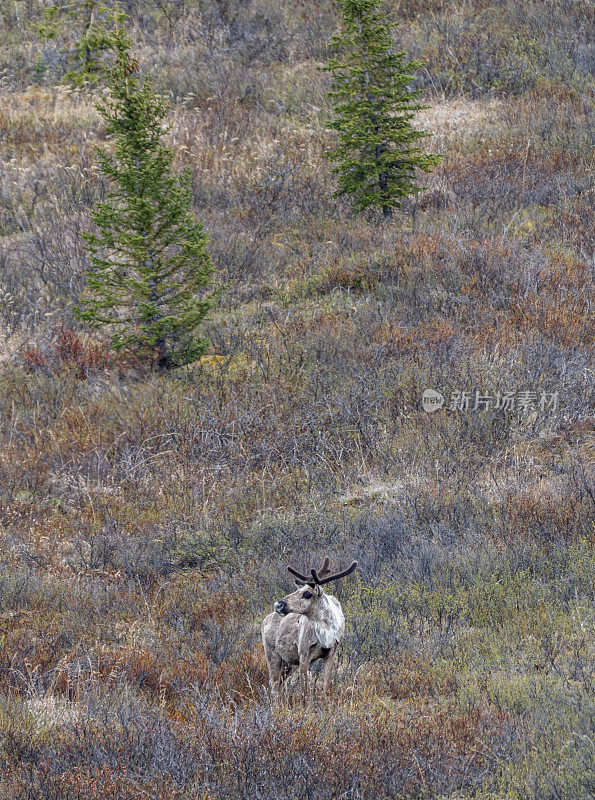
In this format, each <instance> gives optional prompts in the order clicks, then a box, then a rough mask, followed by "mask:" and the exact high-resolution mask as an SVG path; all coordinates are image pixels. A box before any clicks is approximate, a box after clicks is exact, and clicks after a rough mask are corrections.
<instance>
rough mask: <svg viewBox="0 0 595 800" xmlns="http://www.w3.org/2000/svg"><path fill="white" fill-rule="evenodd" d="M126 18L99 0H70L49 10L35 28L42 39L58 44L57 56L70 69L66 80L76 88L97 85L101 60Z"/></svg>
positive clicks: (112, 44)
mask: <svg viewBox="0 0 595 800" xmlns="http://www.w3.org/2000/svg"><path fill="white" fill-rule="evenodd" d="M125 16H126V15H125V14H123V13H122V12H120V11H118V7H117V3H116V2H114V0H111V2H109V4H106V3H103V2H100V0H71V2H67V3H64V4H62V5H54V6H49V7H48V8H46V9H44V11H43V22H42V24H41V25H38V26H37V30H38V33H39V35H40V36H41V38H42V39H45V40H47V41H60V42H61V44H62V46H61V47H60V54H61V56H62V58H63V59H64V60H65V61H66V63H67V64H68V67H69V69H68V70H67V72H66V74H65V76H64V77H65V79H66V80H67V81H68V82H69V83H72V84H74V85H75V86H82V85H83V84H85V83H88V84H91V85H93V84H96V83H98V82H99V80H100V79H101V78H102V76H103V74H104V58H105V56H106V54H107V53H108V52H109V51H110V50H111V49H112V48H113V47H114V45H115V41H116V35H117V34H116V28H117V25H118V23H119V22H121V21H123V20H124V18H125Z"/></svg>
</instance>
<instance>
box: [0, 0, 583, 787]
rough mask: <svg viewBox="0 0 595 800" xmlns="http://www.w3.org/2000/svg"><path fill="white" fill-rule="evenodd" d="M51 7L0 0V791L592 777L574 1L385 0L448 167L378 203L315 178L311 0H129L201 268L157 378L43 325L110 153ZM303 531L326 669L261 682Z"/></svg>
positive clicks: (65, 302)
mask: <svg viewBox="0 0 595 800" xmlns="http://www.w3.org/2000/svg"><path fill="white" fill-rule="evenodd" d="M105 5H106V6H109V3H107V2H106V4H105ZM45 7H46V4H45V3H44V2H38V0H0V40H1V41H2V47H1V50H0V61H1V63H0V75H1V78H0V134H1V135H0V153H1V157H2V171H1V173H0V193H1V197H2V203H1V204H0V292H1V296H2V302H1V304H0V314H1V338H2V352H1V359H2V361H1V366H0V389H1V391H0V412H1V413H0V471H1V478H0V537H1V541H2V547H1V550H0V798H2V800H4V799H5V798H6V800H8V798H10V800H56V799H57V798H60V800H75V799H76V800H78V798H85V799H89V800H115V798H119V799H121V800H141V798H147V797H150V798H161V799H162V800H182V799H183V800H187V799H189V800H194V799H196V800H207V798H209V799H210V800H212V799H213V798H221V800H223V798H225V800H229V799H230V798H231V799H232V800H244V798H246V800H247V799H248V798H250V799H251V800H252V798H263V800H273V799H274V800H302V798H304V799H305V798H317V800H338V798H347V799H351V800H355V798H358V800H361V799H362V798H363V799H365V800H376V799H377V798H383V799H384V798H387V799H388V798H390V799H391V800H402V798H420V799H421V798H423V799H424V800H428V799H429V798H431V799H432V800H472V799H474V800H475V799H476V800H521V798H522V800H525V798H527V799H528V800H586V799H587V798H590V797H592V795H593V792H594V791H595V768H594V763H593V761H594V756H593V754H594V752H595V743H594V738H593V714H594V705H593V697H594V692H593V689H594V686H593V681H594V678H593V658H594V653H593V646H594V640H595V635H594V634H595V615H594V612H593V608H594V606H593V601H594V600H595V597H594V587H593V574H594V568H595V558H594V554H593V540H594V527H593V523H594V513H593V507H594V493H595V488H594V485H593V465H594V463H595V445H594V438H593V422H592V420H593V376H592V357H593V341H594V335H593V334H594V331H593V313H592V311H593V305H592V285H593V261H592V255H593V249H594V244H595V241H594V231H595V221H594V219H593V209H594V208H595V203H594V199H595V198H594V193H593V186H592V182H591V177H590V169H591V168H592V162H591V159H592V152H593V150H592V133H593V127H592V120H591V117H592V108H593V89H592V82H591V76H590V73H589V68H590V63H591V62H590V55H591V53H590V50H589V48H590V33H591V29H592V23H593V16H592V8H591V6H590V4H588V3H586V2H583V0H549V1H548V2H536V0H523V1H522V2H521V0H505V1H504V0H503V1H502V2H496V3H494V2H491V3H487V2H484V1H483V0H473V2H472V1H471V0H411V2H408V3H396V2H393V0H391V1H390V2H389V3H388V7H389V9H390V10H391V12H392V15H393V18H394V19H395V20H396V21H398V22H399V23H400V24H399V26H398V27H397V28H396V30H395V34H394V35H395V37H396V40H395V46H396V47H397V49H398V50H404V51H405V52H406V53H407V57H408V58H411V59H414V60H416V61H420V60H423V62H424V66H423V67H421V68H420V69H419V70H418V71H417V72H416V75H415V82H414V87H413V88H416V89H419V90H420V95H419V99H420V103H421V104H423V105H428V106H430V108H428V109H426V110H424V111H420V112H419V114H418V115H417V116H416V118H415V120H414V122H415V124H416V125H419V127H420V129H423V130H427V131H429V132H430V133H432V136H431V137H429V138H426V139H423V140H420V141H421V145H420V146H422V147H423V148H424V152H427V153H429V154H432V153H443V154H445V157H444V159H443V161H442V162H441V163H440V165H438V166H437V167H436V169H435V170H434V171H433V172H432V173H431V175H429V176H428V177H427V178H426V179H425V183H427V186H428V188H427V190H425V191H424V193H423V194H421V195H420V196H419V197H418V198H417V199H411V198H410V199H406V200H405V201H404V204H403V207H402V209H401V210H400V211H395V212H394V216H393V220H392V222H390V223H388V224H385V223H384V222H382V221H381V222H382V224H379V214H378V212H377V211H373V210H370V211H368V212H364V213H361V214H358V215H354V214H353V211H352V209H351V207H350V206H349V204H348V202H347V201H346V200H343V199H341V198H333V197H332V195H333V192H334V191H335V190H336V179H335V177H334V176H333V175H332V173H331V171H330V165H329V163H328V160H327V159H326V158H325V153H326V152H327V151H328V148H329V146H332V142H333V138H332V137H333V135H334V134H333V133H332V132H329V131H328V125H329V122H330V113H331V109H330V107H329V101H328V99H327V92H328V90H329V88H330V82H331V76H330V75H329V74H328V73H326V72H324V71H323V70H320V69H319V67H321V66H324V65H325V64H327V63H328V42H329V40H330V38H331V36H332V34H333V33H335V32H336V30H337V28H338V24H339V16H338V14H337V7H336V5H335V3H333V2H330V0H318V2H316V3H314V2H305V1H304V2H296V0H291V1H290V0H275V2H272V1H271V0H244V1H243V2H240V0H208V2H207V1H206V0H205V1H204V2H202V0H126V1H125V2H123V3H122V4H121V8H122V10H123V11H125V12H126V13H127V14H128V18H129V19H128V23H127V25H128V29H129V31H130V34H131V36H132V38H133V40H134V42H135V45H136V52H137V53H138V56H139V62H140V68H141V71H142V72H145V73H148V74H150V76H151V80H152V81H153V85H154V86H155V87H156V88H157V89H158V90H159V91H160V92H161V93H162V95H163V96H164V97H167V98H169V101H170V104H171V108H170V112H169V114H168V117H167V122H168V123H169V124H170V128H169V132H168V134H167V142H168V146H170V147H171V148H172V150H173V152H174V153H175V158H174V162H173V165H172V168H173V170H174V171H175V172H176V173H178V174H181V173H182V171H183V170H184V169H185V168H188V169H189V171H190V178H189V187H190V199H191V202H192V207H193V211H194V213H195V214H196V217H197V218H198V219H202V220H204V228H205V231H207V232H208V234H209V242H210V244H209V248H210V253H211V258H212V262H213V269H214V273H215V274H216V275H217V278H218V279H220V280H221V282H223V283H224V284H225V285H226V291H225V292H224V293H223V294H222V295H221V299H220V301H219V304H218V307H217V308H216V309H214V310H213V311H212V312H211V314H210V317H209V320H208V321H207V322H206V323H205V325H204V336H205V337H208V338H209V339H210V342H211V345H210V349H209V350H208V351H207V352H206V354H205V355H203V356H202V357H201V358H200V359H199V360H198V361H197V362H196V363H194V364H192V365H190V366H187V367H183V368H181V369H178V370H175V371H172V372H168V373H165V374H161V373H153V372H148V371H146V370H145V369H144V368H143V365H142V363H137V361H136V359H135V358H134V357H133V356H132V355H127V354H126V353H125V351H121V352H120V353H114V352H112V351H111V350H110V349H108V348H107V347H106V345H105V343H104V341H103V339H102V338H100V337H99V336H97V335H96V334H93V333H92V332H89V331H86V330H85V329H84V328H83V327H82V326H81V324H80V323H79V322H78V321H77V320H76V319H75V318H74V316H73V314H72V307H73V305H74V304H75V303H76V302H77V301H78V300H79V298H80V296H81V292H82V289H83V286H84V285H85V278H84V276H85V274H86V273H87V272H88V269H89V263H88V254H87V251H86V250H85V248H84V243H83V241H82V240H81V237H80V235H79V234H80V233H81V232H84V231H88V230H89V229H90V224H91V213H92V209H93V208H94V206H95V204H96V203H97V202H98V201H103V200H104V199H105V196H106V193H107V192H108V191H109V188H108V185H107V182H106V180H105V177H104V176H102V175H101V174H100V173H99V172H98V171H97V170H96V168H95V163H96V151H97V146H101V147H104V148H109V147H111V146H112V144H111V143H110V142H109V141H107V140H106V132H105V128H104V125H103V121H102V119H101V117H100V115H99V114H98V112H97V111H96V109H95V105H94V99H97V97H98V96H99V97H101V96H103V95H102V92H103V88H102V87H101V85H100V86H99V87H98V88H95V89H93V87H91V86H86V85H82V86H81V87H78V88H77V87H74V88H73V87H72V86H71V85H70V84H69V82H68V80H67V78H66V74H67V72H68V71H69V70H70V69H71V65H70V63H69V62H68V60H67V59H65V58H64V55H63V54H64V52H65V51H66V50H67V49H68V48H70V47H72V46H73V45H74V43H75V42H76V41H78V39H79V37H80V32H79V31H77V30H75V29H74V26H73V27H72V28H69V27H68V26H61V27H60V28H59V29H57V32H56V36H55V37H54V38H52V39H49V40H47V39H46V40H42V39H40V37H39V35H38V26H39V25H40V24H42V23H43V11H44V9H45ZM94 93H95V94H94ZM426 388H433V389H437V390H440V391H441V392H442V393H443V394H444V395H445V396H446V397H447V399H448V398H449V397H450V395H451V394H452V393H453V392H454V391H456V390H466V391H469V392H472V393H474V392H475V391H480V392H481V393H482V394H494V395H495V394H496V392H504V391H506V390H516V391H519V392H520V391H527V390H528V391H538V392H540V391H546V392H548V393H552V392H559V405H558V407H557V408H553V407H549V408H547V409H544V410H543V411H540V410H539V408H533V409H529V410H528V411H527V412H526V413H517V411H516V410H515V411H513V412H510V411H504V410H503V409H500V410H495V409H494V408H490V409H487V410H486V409H485V408H484V405H483V404H480V407H479V408H478V410H476V411H473V410H472V409H469V410H467V411H448V410H446V409H443V410H441V411H436V412H434V413H432V414H427V413H425V412H424V411H423V410H422V409H421V406H420V398H421V394H422V392H423V390H424V389H426ZM473 396H474V395H473ZM471 406H473V402H472V403H471ZM325 553H329V554H330V555H332V558H333V563H337V564H347V563H349V562H350V561H351V560H352V559H357V560H358V562H359V567H358V570H357V572H356V573H354V575H353V576H351V577H350V578H349V579H348V580H345V581H343V582H339V583H338V584H337V585H336V588H333V594H335V593H336V596H337V598H338V599H339V600H340V602H341V605H342V608H343V611H344V614H345V618H346V630H345V636H344V638H343V641H342V644H341V648H340V650H339V652H338V654H337V669H336V675H335V678H334V681H333V687H332V691H331V693H330V696H329V699H328V702H326V703H324V704H322V703H314V704H312V705H311V706H307V707H306V708H303V707H302V705H301V702H300V697H299V690H297V688H294V691H288V692H287V693H283V696H282V697H281V699H280V701H279V703H277V704H276V705H275V704H272V703H271V699H270V695H269V691H268V686H267V680H268V676H267V669H266V662H265V658H264V653H263V650H262V645H261V642H260V631H259V627H260V623H261V621H262V619H263V618H264V617H265V616H266V615H267V614H268V613H269V612H270V611H272V610H273V607H272V604H273V602H274V601H275V600H278V599H279V598H281V597H283V596H284V595H286V594H287V592H288V591H289V589H290V588H291V587H290V585H289V583H288V580H287V573H286V572H285V564H286V563H289V564H292V565H293V567H294V568H296V569H297V570H298V571H300V572H301V573H302V574H305V571H306V570H307V569H308V568H309V566H310V564H311V563H318V562H319V559H321V557H322V556H323V555H324V554H325ZM313 677H314V680H316V673H315V672H314V675H313ZM319 683H320V681H319ZM317 688H318V689H320V686H318V687H317Z"/></svg>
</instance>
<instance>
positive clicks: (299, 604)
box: [262, 558, 357, 701]
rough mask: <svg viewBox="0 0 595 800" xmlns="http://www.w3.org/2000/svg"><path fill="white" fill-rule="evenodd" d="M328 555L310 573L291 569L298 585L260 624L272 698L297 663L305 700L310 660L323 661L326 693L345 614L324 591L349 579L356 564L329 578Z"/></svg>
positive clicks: (279, 601)
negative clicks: (327, 585) (335, 582)
mask: <svg viewBox="0 0 595 800" xmlns="http://www.w3.org/2000/svg"><path fill="white" fill-rule="evenodd" d="M328 562H329V559H328V558H326V559H325V560H324V563H323V565H322V567H321V568H320V569H319V570H318V571H316V570H314V569H312V570H311V571H310V576H306V575H303V574H302V573H299V572H297V571H296V570H294V569H292V568H291V567H288V570H289V571H290V572H291V573H292V575H294V576H295V577H296V581H295V582H296V584H298V587H299V588H298V589H297V590H296V591H295V592H292V593H291V594H288V595H287V596H286V597H284V598H283V599H282V600H278V601H277V602H276V603H275V611H274V612H273V613H272V614H269V615H268V616H267V617H266V619H265V620H264V622H263V623H262V643H263V646H264V652H265V656H266V659H267V664H268V668H269V683H270V687H271V692H272V693H273V696H275V697H276V696H277V695H278V692H279V689H280V687H281V685H282V684H283V682H284V681H285V679H286V678H287V676H288V675H289V674H290V673H291V671H292V670H293V668H294V667H298V669H299V676H300V690H301V694H302V699H303V700H304V701H305V700H306V698H307V695H308V669H309V667H310V664H312V663H313V662H314V661H317V660H318V659H319V658H321V659H323V668H322V674H323V689H324V692H325V694H326V693H327V692H328V689H329V687H330V681H331V674H332V668H333V663H334V658H335V653H336V651H337V647H338V645H339V643H340V641H341V639H342V638H343V634H344V632H345V617H344V616H343V611H342V609H341V604H340V603H339V601H338V600H337V599H336V598H335V597H333V596H332V595H327V594H325V592H324V590H323V589H322V584H323V583H327V582H328V581H330V580H338V579H339V578H341V577H345V576H346V575H348V574H351V572H353V571H354V569H355V568H356V566H357V563H356V562H353V563H352V564H351V566H350V567H349V568H348V569H347V570H344V571H342V572H340V573H337V574H336V575H332V576H330V577H326V576H328V573H329V572H330V570H329V568H328Z"/></svg>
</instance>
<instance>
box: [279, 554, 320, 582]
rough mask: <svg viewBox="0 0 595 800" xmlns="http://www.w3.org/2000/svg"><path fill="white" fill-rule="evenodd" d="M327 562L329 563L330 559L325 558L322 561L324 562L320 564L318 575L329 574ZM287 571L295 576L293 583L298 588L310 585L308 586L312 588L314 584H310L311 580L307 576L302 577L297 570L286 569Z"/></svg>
mask: <svg viewBox="0 0 595 800" xmlns="http://www.w3.org/2000/svg"><path fill="white" fill-rule="evenodd" d="M329 562H330V558H329V557H328V556H327V557H326V558H325V559H324V561H323V562H322V566H321V567H320V571H319V575H328V574H329V572H330V570H329V566H328V565H329ZM287 569H288V570H289V572H291V574H292V575H294V576H295V578H296V581H295V582H296V583H297V585H298V586H306V585H307V584H310V586H314V584H313V582H312V578H310V577H308V576H307V575H302V573H301V572H298V571H297V570H295V569H293V567H287Z"/></svg>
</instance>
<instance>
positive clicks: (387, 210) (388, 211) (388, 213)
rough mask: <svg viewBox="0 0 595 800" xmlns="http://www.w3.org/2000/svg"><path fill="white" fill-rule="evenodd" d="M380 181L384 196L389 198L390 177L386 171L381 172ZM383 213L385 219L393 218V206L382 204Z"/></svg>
mask: <svg viewBox="0 0 595 800" xmlns="http://www.w3.org/2000/svg"><path fill="white" fill-rule="evenodd" d="M378 182H379V184H380V188H381V189H382V194H383V196H384V197H386V198H388V178H387V175H386V172H381V173H380V175H379V178H378ZM382 213H383V214H384V219H391V218H392V215H393V209H392V206H388V205H383V206H382Z"/></svg>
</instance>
